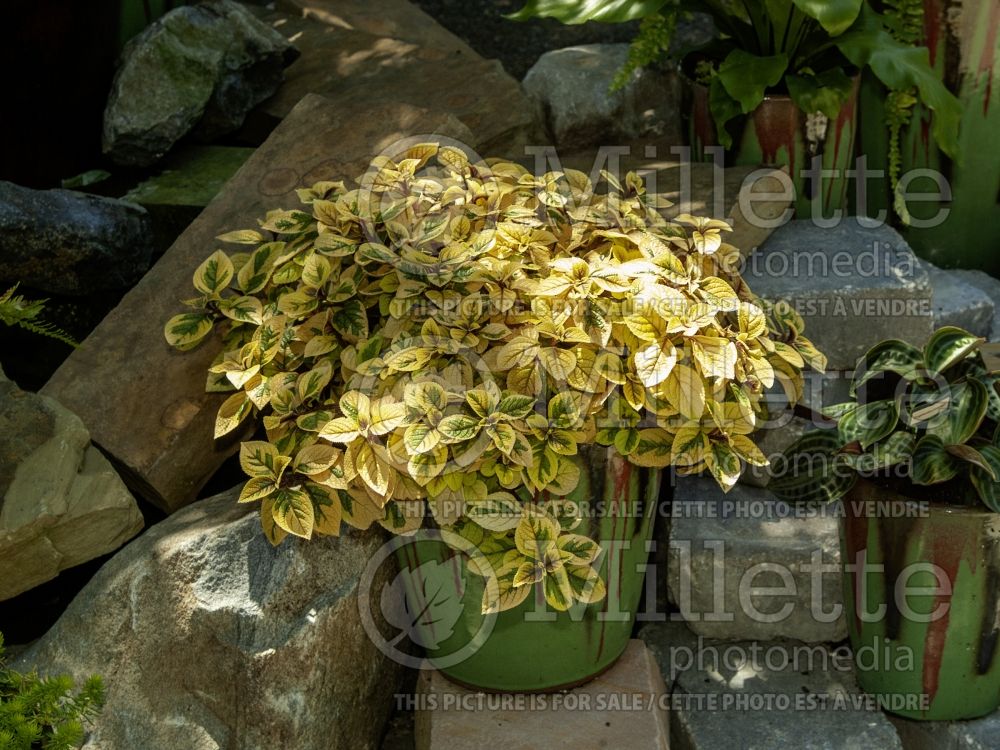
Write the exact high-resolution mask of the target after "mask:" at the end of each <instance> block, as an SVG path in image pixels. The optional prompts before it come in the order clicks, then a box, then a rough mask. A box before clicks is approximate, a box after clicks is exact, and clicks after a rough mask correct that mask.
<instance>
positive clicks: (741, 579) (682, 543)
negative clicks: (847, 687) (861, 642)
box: [667, 477, 847, 643]
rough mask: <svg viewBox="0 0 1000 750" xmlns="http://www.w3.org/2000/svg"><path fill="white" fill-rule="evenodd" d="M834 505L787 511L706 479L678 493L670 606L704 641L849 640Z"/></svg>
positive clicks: (764, 496) (689, 482) (683, 482)
mask: <svg viewBox="0 0 1000 750" xmlns="http://www.w3.org/2000/svg"><path fill="white" fill-rule="evenodd" d="M836 510H837V506H819V505H789V504H787V503H785V502H783V501H780V500H777V499H775V498H774V496H773V495H771V494H770V493H769V492H767V491H766V490H761V489H757V488H755V487H747V486H745V485H739V484H738V485H736V486H735V487H733V489H731V490H730V491H729V493H728V494H723V492H722V490H721V489H719V487H718V485H717V484H716V483H715V481H714V480H713V479H711V478H709V477H682V478H679V479H678V481H677V486H676V488H675V490H674V501H673V506H672V509H671V513H672V518H671V524H670V539H669V549H668V555H667V557H668V563H667V588H668V592H669V595H670V600H671V601H672V602H674V604H676V605H677V607H678V609H679V610H680V614H681V616H682V617H683V618H684V620H685V621H687V622H688V624H689V626H690V627H691V629H692V630H693V631H694V632H695V633H697V634H698V635H702V636H705V637H706V638H722V639H727V640H745V639H750V640H775V639H781V638H792V639H795V640H799V641H804V642H807V643H822V642H834V641H839V640H842V639H843V638H845V637H846V636H847V625H846V622H845V619H844V612H843V588H842V583H841V571H840V569H839V566H840V537H839V530H838V529H839V527H838V520H837V518H836Z"/></svg>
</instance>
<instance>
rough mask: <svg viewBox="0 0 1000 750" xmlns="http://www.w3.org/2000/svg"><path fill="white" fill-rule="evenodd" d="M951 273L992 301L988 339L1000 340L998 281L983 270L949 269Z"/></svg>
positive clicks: (999, 294)
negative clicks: (991, 317) (983, 293)
mask: <svg viewBox="0 0 1000 750" xmlns="http://www.w3.org/2000/svg"><path fill="white" fill-rule="evenodd" d="M951 274H952V275H954V276H955V277H957V278H958V279H960V280H961V281H964V282H965V283H966V284H971V285H972V286H974V287H976V288H977V289H979V290H980V291H983V292H985V293H986V296H987V297H989V298H990V301H991V302H993V319H992V321H991V322H990V341H1000V281H998V280H997V279H995V278H993V277H992V276H990V275H989V274H988V273H985V272H984V271H971V270H967V269H956V270H953V271H951Z"/></svg>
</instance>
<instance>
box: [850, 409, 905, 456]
mask: <svg viewBox="0 0 1000 750" xmlns="http://www.w3.org/2000/svg"><path fill="white" fill-rule="evenodd" d="M898 421H899V411H898V409H897V408H896V402H895V401H892V400H885V401H873V402H872V403H870V404H861V405H859V406H858V408H857V409H853V410H851V411H849V412H847V413H846V414H844V415H843V416H842V417H841V418H840V421H839V422H838V423H837V429H838V431H839V432H840V439H841V440H842V441H843V442H844V444H848V443H854V442H858V443H861V447H862V448H868V446H870V445H872V444H874V443H877V442H878V441H879V440H881V439H882V438H884V437H886V436H887V435H889V434H890V433H891V432H892V431H893V430H894V429H895V428H896V424H897V423H898Z"/></svg>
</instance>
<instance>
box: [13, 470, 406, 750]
mask: <svg viewBox="0 0 1000 750" xmlns="http://www.w3.org/2000/svg"><path fill="white" fill-rule="evenodd" d="M237 496H238V489H233V490H231V491H229V492H225V493H223V494H221V495H217V496H215V497H213V498H210V499H208V500H203V501H201V502H198V503H196V504H195V505H192V506H190V507H189V508H185V509H184V510H183V511H181V512H179V513H177V514H175V515H173V516H171V517H170V518H168V519H167V520H165V521H162V522H161V523H159V524H157V525H156V526H154V527H153V528H151V529H150V530H149V531H148V532H147V533H146V534H144V535H143V536H141V537H139V539H137V540H136V541H134V542H132V544H130V545H128V546H127V547H126V548H125V549H124V550H122V551H121V552H119V553H118V554H117V555H116V556H115V557H114V558H112V559H111V561H110V562H108V563H107V564H106V565H105V566H104V567H103V568H102V569H101V570H100V572H98V574H97V575H96V576H95V577H94V578H93V579H92V580H91V581H90V583H88V584H87V586H86V587H85V588H84V589H83V590H82V591H81V592H80V594H79V595H78V596H77V597H76V599H75V600H74V601H73V602H72V604H71V605H70V606H69V608H68V609H67V610H66V612H65V613H64V614H63V616H62V617H61V618H60V619H59V621H58V622H57V623H56V624H55V625H54V626H53V627H52V629H51V630H50V631H49V632H48V633H47V634H46V635H45V636H44V637H43V638H42V639H41V640H40V641H38V642H36V643H35V644H34V645H33V646H32V647H31V648H30V649H29V650H28V651H27V652H26V653H25V654H24V655H22V656H21V657H20V659H19V660H18V662H17V663H16V664H15V666H17V668H19V669H21V670H25V669H29V668H38V670H39V671H40V672H41V673H45V674H52V673H57V672H65V673H69V674H72V675H74V676H76V677H81V676H84V675H87V674H91V673H99V674H102V675H103V676H104V678H105V683H106V686H107V690H108V699H107V704H106V705H105V707H104V710H103V711H102V712H101V714H100V716H99V718H98V719H97V721H96V725H95V727H94V730H93V732H92V733H91V735H90V738H89V740H88V741H87V743H86V744H85V746H84V747H85V748H86V750H135V748H147V749H148V750H172V749H173V748H197V749H198V750H222V749H224V748H225V749H228V748H246V750H262V749H263V748H286V747H287V748H291V747H294V748H296V750H321V749H322V750H338V749H341V748H352V750H353V749H354V748H374V747H376V746H377V744H378V740H379V738H380V736H381V732H382V727H383V725H384V723H385V720H386V718H387V716H388V713H389V709H390V703H391V699H392V695H393V693H394V692H395V691H396V689H397V687H398V679H399V677H400V668H399V666H398V665H397V664H395V663H394V662H391V661H389V660H387V659H386V658H385V657H383V656H382V654H381V652H379V651H378V650H377V648H376V647H375V645H374V644H373V643H372V642H371V641H370V640H369V638H368V635H367V634H366V632H365V629H364V627H363V625H362V623H361V618H360V615H359V611H358V602H357V592H358V584H359V580H360V577H361V573H362V571H363V569H364V568H365V565H366V563H367V561H368V560H369V559H370V557H371V556H372V554H373V553H374V552H375V551H376V550H377V549H378V547H379V545H380V544H381V542H382V538H381V536H380V535H379V534H375V533H365V534H360V533H357V534H356V533H349V532H345V534H344V535H343V536H341V537H339V538H331V537H325V538H322V539H317V540H313V541H312V542H304V541H300V540H295V539H292V540H286V542H285V543H283V544H282V545H280V546H279V547H277V548H273V547H271V545H270V544H269V543H268V542H267V540H266V539H265V538H264V535H263V533H262V532H261V529H260V521H259V516H258V514H257V513H256V512H254V510H253V509H250V508H248V507H247V506H246V505H239V504H237V502H236V498H237ZM378 583H379V581H378V580H376V585H378ZM376 601H378V598H377V593H376Z"/></svg>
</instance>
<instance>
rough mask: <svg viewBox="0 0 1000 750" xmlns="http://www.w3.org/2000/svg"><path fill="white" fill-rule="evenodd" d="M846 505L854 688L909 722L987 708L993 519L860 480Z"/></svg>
mask: <svg viewBox="0 0 1000 750" xmlns="http://www.w3.org/2000/svg"><path fill="white" fill-rule="evenodd" d="M844 504H845V514H844V522H843V526H842V534H841V540H842V551H843V561H844V563H845V565H846V566H847V567H846V568H845V575H844V584H845V585H844V599H845V602H844V605H845V613H846V616H847V622H848V631H849V633H850V637H851V645H852V647H853V649H854V653H855V660H856V668H857V678H858V683H859V685H860V686H861V687H862V688H863V689H864V690H865V691H866V692H868V693H872V694H874V695H875V696H876V697H878V698H879V700H880V704H881V705H883V706H884V707H885V708H886V710H889V711H892V712H893V713H897V714H900V715H902V716H905V717H908V718H911V719H934V720H953V719H972V718H975V717H978V716H985V715H986V714H989V713H992V712H993V711H995V710H996V709H997V707H998V705H1000V657H998V656H997V651H998V650H1000V649H998V645H1000V644H998V636H1000V621H998V618H1000V515H998V514H996V513H992V512H990V511H987V510H985V509H983V510H980V509H978V508H973V507H965V506H954V505H946V504H943V503H942V504H935V503H918V502H917V501H915V500H912V499H909V498H906V497H903V496H901V495H897V494H894V493H892V492H890V491H888V490H885V489H883V488H881V487H877V486H875V485H873V484H872V483H870V482H867V481H859V482H858V484H857V485H856V486H855V488H854V489H853V490H852V491H851V493H850V494H848V496H847V497H845V499H844ZM904 510H905V511H906V512H903V511H904ZM852 564H853V565H854V569H853V570H852V569H851V567H850V566H851V565H852ZM879 565H881V566H884V569H883V570H881V571H879V570H877V569H875V566H879ZM913 566H917V567H913ZM929 566H934V568H931V567H929ZM902 586H906V587H907V588H908V591H904V590H903V589H902V588H900V589H899V592H900V594H899V599H898V601H897V587H902ZM918 587H923V588H924V590H923V591H916V590H915V589H917V588H918ZM880 611H881V612H884V614H883V615H882V616H879V613H880ZM865 613H868V614H865ZM935 613H937V615H938V616H935Z"/></svg>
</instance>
